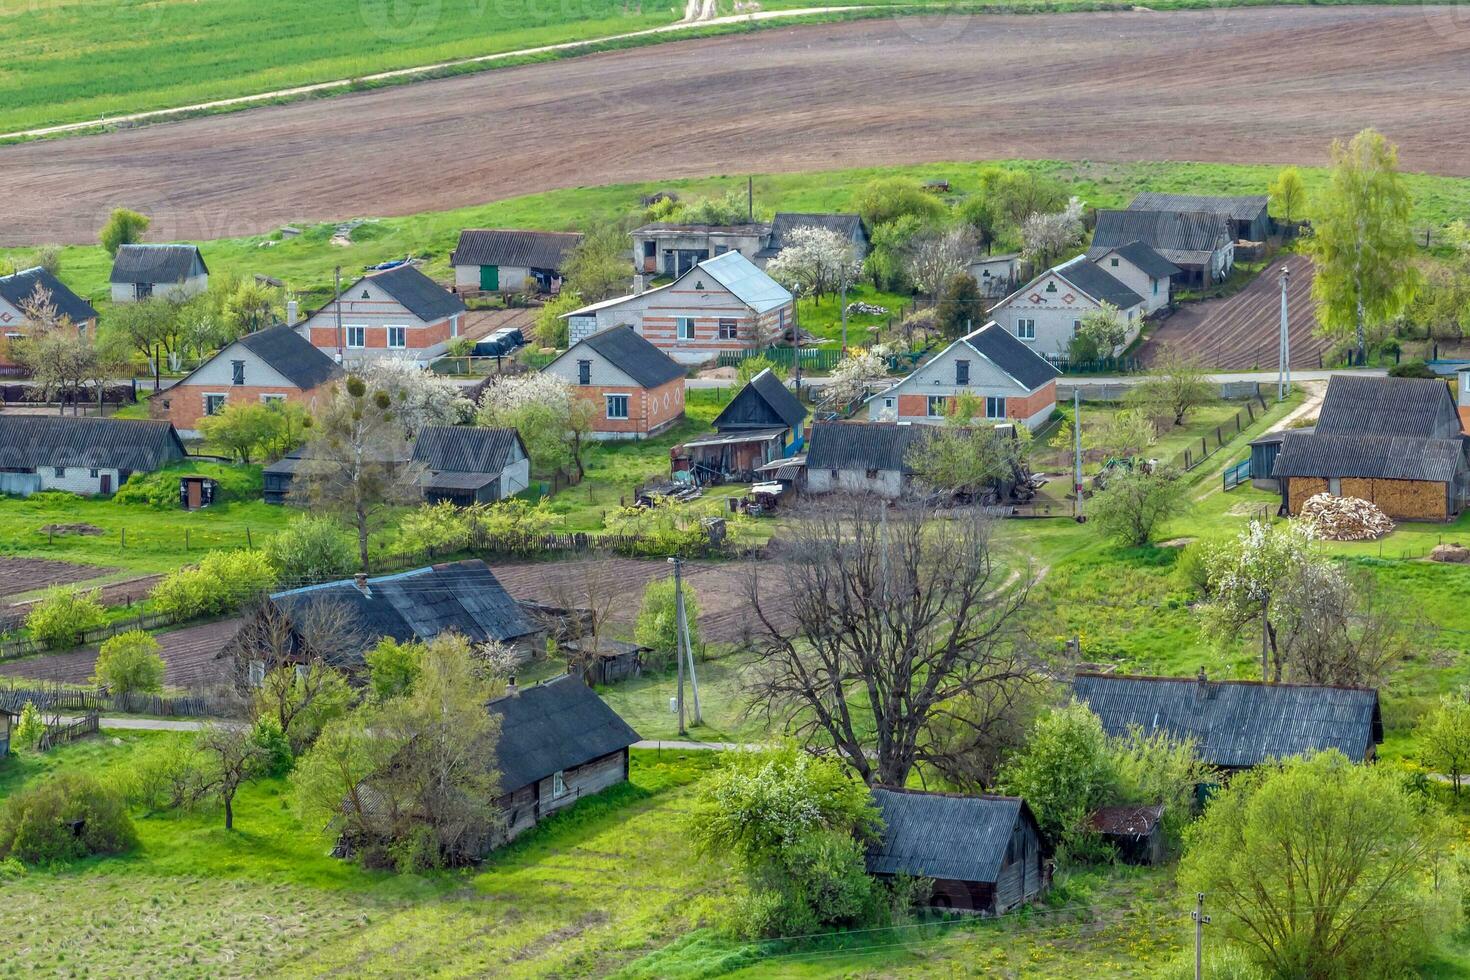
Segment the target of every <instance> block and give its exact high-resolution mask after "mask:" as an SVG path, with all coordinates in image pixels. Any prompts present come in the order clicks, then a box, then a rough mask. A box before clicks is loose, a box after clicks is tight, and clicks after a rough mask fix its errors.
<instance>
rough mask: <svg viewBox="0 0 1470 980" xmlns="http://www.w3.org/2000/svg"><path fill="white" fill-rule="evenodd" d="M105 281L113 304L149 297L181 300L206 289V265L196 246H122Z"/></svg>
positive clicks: (207, 283) (207, 270)
mask: <svg viewBox="0 0 1470 980" xmlns="http://www.w3.org/2000/svg"><path fill="white" fill-rule="evenodd" d="M108 281H109V282H110V283H111V284H112V301H113V302H114V303H136V302H137V301H138V300H141V299H148V298H149V297H151V296H162V297H164V298H165V299H172V300H182V299H188V298H189V297H190V296H197V295H199V294H200V293H202V292H204V291H205V290H206V289H208V288H209V267H208V266H206V265H205V264H204V256H203V255H202V254H200V252H199V248H198V247H197V246H195V245H121V246H118V250H117V255H115V256H113V260H112V274H111V275H110V276H109V277H108Z"/></svg>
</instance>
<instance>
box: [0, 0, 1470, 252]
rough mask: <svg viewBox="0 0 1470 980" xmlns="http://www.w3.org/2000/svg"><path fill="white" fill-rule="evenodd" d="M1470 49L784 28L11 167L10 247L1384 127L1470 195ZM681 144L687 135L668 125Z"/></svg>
mask: <svg viewBox="0 0 1470 980" xmlns="http://www.w3.org/2000/svg"><path fill="white" fill-rule="evenodd" d="M1467 83H1470V27H1467V26H1466V24H1465V22H1464V20H1463V18H1459V17H1457V16H1456V14H1455V13H1454V12H1453V11H1447V10H1445V9H1443V8H1434V7H1420V6H1404V7H1331V8H1328V7H1312V6H1299V7H1275V8H1251V9H1229V10H1209V11H1192V12H1175V13H1154V12H1116V13H1097V14H1064V15H1033V16H1014V15H995V16H973V17H964V16H956V17H950V18H946V19H943V20H942V21H940V22H934V21H930V20H926V19H922V18H920V19H909V18H896V19H892V20H875V21H860V22H852V23H845V24H829V25H813V26H807V27H783V28H777V29H771V30H767V31H762V32H759V33H755V34H747V35H737V36H731V37H725V38H715V39H707V40H692V41H679V42H675V43H670V44H663V45H657V46H654V47H648V48H639V49H631V50H626V51H617V52H608V53H605V54H597V55H590V56H587V57H583V58H574V59H569V60H565V61H558V62H552V63H547V64H541V65H531V66H526V67H522V68H512V69H506V70H503V71H495V72H488V73H483V74H479V75H471V76H463V77H459V78H451V79H443V80H438V81H431V82H423V83H420V84H414V85H408V86H401V87H397V88H389V89H383V90H379V91H373V92H363V93H357V94H352V95H345V96H342V97H340V98H335V99H327V100H318V101H307V102H299V103H294V104H291V105H286V106H280V107H267V108H261V109H252V110H250V111H247V112H243V113H234V114H230V115H226V116H214V117H205V118H199V119H191V120H187V121H184V122H179V123H170V124H163V125H157V126H149V127H145V128H142V129H136V130H129V131H123V132H118V133H109V134H104V135H99V136H81V137H77V138H74V139H65V140H58V141H51V142H35V143H26V144H17V145H11V146H5V147H0V196H3V197H4V199H5V200H6V201H7V208H6V220H5V222H4V224H3V226H0V245H25V244H33V243H38V242H57V241H60V242H91V241H94V240H95V236H96V232H97V228H99V227H100V226H101V224H102V222H103V220H104V219H105V217H106V215H107V213H108V211H109V210H110V209H111V208H113V207H116V206H118V205H122V204H125V205H127V206H130V207H134V208H137V209H139V210H141V211H144V212H147V213H148V214H150V215H152V217H153V226H152V228H151V229H150V231H149V235H150V237H151V238H153V239H154V240H158V241H168V240H176V239H211V238H218V237H225V236H238V235H246V234H254V233H259V232H264V231H268V230H270V229H273V228H275V227H278V226H279V225H281V224H283V223H286V222H292V221H301V220H328V219H335V218H349V217H353V216H358V215H376V216H388V215H402V214H412V213H416V212H420V211H433V210H442V209H446V208H452V207H457V206H463V205H469V204H475V203H481V202H484V201H487V200H496V199H500V198H504V197H510V196H513V195H517V194H525V193H530V192H533V191H540V190H546V189H549V188H555V187H575V186H581V185H592V184H606V183H613V182H621V181H639V180H659V179H666V178H673V177H681V176H700V175H708V174H743V173H746V172H749V171H760V172H776V171H793V170H809V169H816V168H830V167H838V166H846V165H853V166H856V165H883V164H900V163H916V162H922V161H932V160H965V159H995V158H1005V157H1021V158H1033V159H1034V158H1047V157H1058V158H1064V159H1077V160H1096V161H1111V162H1128V161H1135V160H1139V159H1145V158H1147V159H1161V158H1169V159H1175V160H1201V161H1221V162H1239V163H1259V162H1287V161H1290V162H1297V163H1306V164H1312V163H1323V162H1325V160H1326V156H1327V146H1328V142H1329V141H1330V139H1331V138H1332V137H1334V136H1341V135H1346V134H1351V133H1353V132H1355V131H1356V130H1358V129H1361V128H1362V127H1364V126H1369V125H1373V126H1377V127H1379V128H1380V129H1382V130H1384V131H1385V132H1387V133H1388V134H1389V135H1390V136H1391V137H1392V138H1393V139H1394V140H1395V141H1396V142H1397V143H1398V144H1399V146H1400V149H1401V153H1400V159H1401V161H1402V163H1403V165H1404V167H1405V168H1406V169H1408V170H1423V171H1429V172H1434V173H1443V174H1454V175H1470V156H1466V154H1465V153H1464V152H1463V149H1464V147H1465V145H1467V144H1470V113H1466V112H1464V111H1463V109H1464V105H1463V97H1462V94H1461V93H1463V92H1464V91H1465V89H1466V87H1467ZM671 120H676V121H672V122H671Z"/></svg>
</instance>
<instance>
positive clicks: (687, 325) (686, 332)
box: [677, 316, 694, 340]
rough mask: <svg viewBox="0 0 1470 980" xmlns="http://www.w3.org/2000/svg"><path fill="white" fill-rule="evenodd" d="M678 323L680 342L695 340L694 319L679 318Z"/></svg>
mask: <svg viewBox="0 0 1470 980" xmlns="http://www.w3.org/2000/svg"><path fill="white" fill-rule="evenodd" d="M677 322H678V325H679V339H680V340H693V339H694V317H692V316H681V317H679V318H678V321H677Z"/></svg>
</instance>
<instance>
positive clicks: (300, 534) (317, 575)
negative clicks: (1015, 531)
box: [265, 514, 357, 585]
mask: <svg viewBox="0 0 1470 980" xmlns="http://www.w3.org/2000/svg"><path fill="white" fill-rule="evenodd" d="M265 556H266V559H267V560H268V561H269V562H270V564H271V567H272V568H274V569H275V572H276V577H277V580H278V581H281V582H287V583H290V584H292V585H296V584H302V585H310V584H315V583H317V582H327V581H331V580H332V579H336V578H341V577H342V576H344V575H348V574H351V572H352V571H353V569H355V568H356V567H357V544H356V542H354V541H353V539H352V537H351V535H349V534H348V533H347V532H346V531H344V530H343V529H342V526H341V525H340V524H338V523H337V522H336V521H334V520H332V519H331V518H330V517H314V516H312V515H310V514H303V515H302V516H300V517H298V518H296V519H295V520H293V521H292V522H291V523H290V525H288V526H287V527H286V529H285V530H284V531H280V532H278V533H276V534H273V535H271V537H270V539H269V540H267V541H266V543H265Z"/></svg>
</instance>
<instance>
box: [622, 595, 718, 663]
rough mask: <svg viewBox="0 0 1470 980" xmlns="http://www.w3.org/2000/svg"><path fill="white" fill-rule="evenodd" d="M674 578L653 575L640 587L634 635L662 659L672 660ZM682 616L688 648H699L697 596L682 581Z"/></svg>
mask: <svg viewBox="0 0 1470 980" xmlns="http://www.w3.org/2000/svg"><path fill="white" fill-rule="evenodd" d="M674 598H675V597H674V580H673V579H671V578H660V579H654V580H653V581H651V582H649V583H648V585H646V586H644V588H643V603H642V605H641V606H639V608H638V624H637V627H636V629H635V631H634V639H636V640H637V641H638V645H639V646H644V647H648V648H649V649H650V650H652V651H653V652H654V653H655V654H657V655H658V656H659V657H660V658H663V661H664V662H665V663H673V662H674V656H675V653H676V652H677V650H678V649H679V647H678V643H679V619H678V616H677V614H676V613H677V610H676V609H675V603H674ZM684 618H685V619H686V621H687V622H688V624H689V649H691V650H699V649H702V646H701V643H700V639H699V596H698V594H697V593H696V592H695V591H694V589H693V588H691V587H690V585H689V583H688V582H685V583H684Z"/></svg>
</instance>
